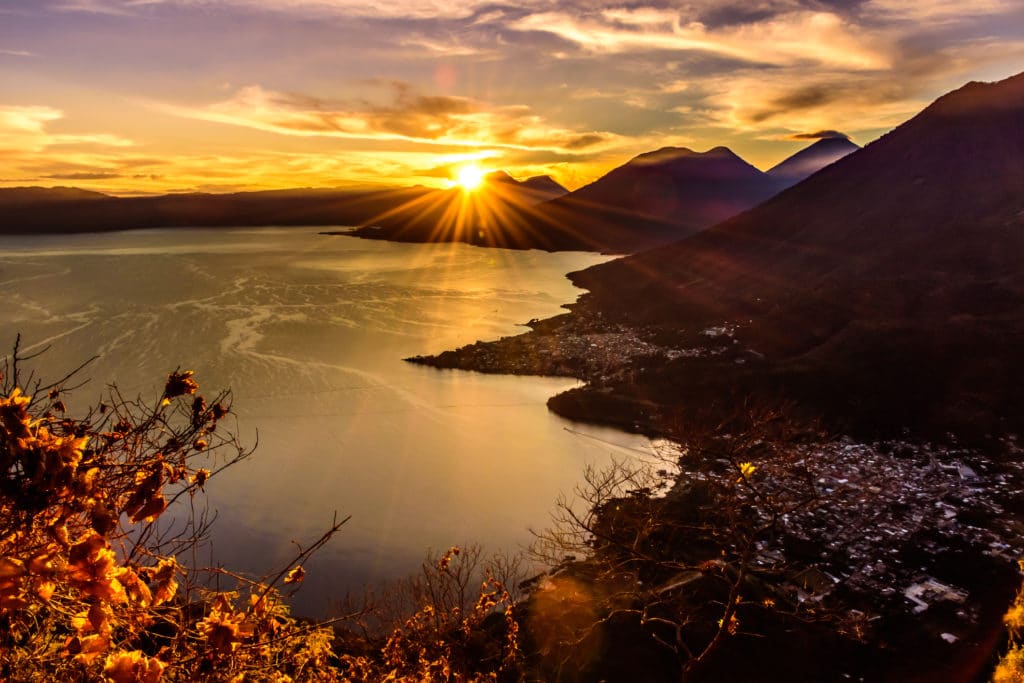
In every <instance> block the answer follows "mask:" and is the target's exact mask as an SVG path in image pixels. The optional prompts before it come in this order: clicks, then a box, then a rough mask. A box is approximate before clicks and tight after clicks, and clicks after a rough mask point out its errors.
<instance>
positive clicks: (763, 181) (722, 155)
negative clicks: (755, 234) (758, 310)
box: [556, 147, 778, 229]
mask: <svg viewBox="0 0 1024 683" xmlns="http://www.w3.org/2000/svg"><path fill="white" fill-rule="evenodd" d="M777 191H778V187H777V183H776V182H775V181H773V180H772V179H771V178H769V177H767V176H766V175H765V174H764V173H762V172H761V171H759V170H757V169H756V168H754V167H753V166H751V165H750V164H748V163H747V162H745V161H744V160H743V159H741V158H739V157H738V156H736V155H735V154H734V153H733V152H732V151H731V150H729V149H728V148H726V147H715V148H713V149H710V150H708V151H707V152H703V153H701V152H694V151H692V150H690V149H687V148H685V147H665V148H662V149H659V150H657V151H654V152H648V153H646V154H641V155H640V156H638V157H636V158H634V159H632V160H630V161H629V162H628V163H626V164H625V165H623V166H620V167H618V168H616V169H614V170H613V171H611V172H609V173H608V174H607V175H605V176H603V177H601V178H600V179H598V180H596V181H594V182H593V183H591V184H589V185H586V186H585V187H582V188H580V189H578V190H576V191H575V192H572V193H571V194H569V195H567V196H566V197H565V198H563V199H562V200H556V202H557V201H560V202H562V203H564V204H570V203H571V204H575V205H578V206H586V205H594V206H601V207H610V208H615V209H618V210H622V211H627V212H629V213H634V214H638V215H644V216H649V217H653V218H658V219H661V220H667V221H669V222H672V223H676V224H679V225H681V226H685V227H688V228H694V229H698V228H703V227H707V226H709V225H712V224H714V223H718V222H719V221H722V220H724V219H726V218H729V217H731V216H734V215H736V214H737V213H739V212H741V211H744V210H746V209H749V208H751V207H752V206H755V205H756V204H759V203H760V202H762V201H764V200H765V199H767V198H768V197H771V196H772V195H773V194H775V192H777Z"/></svg>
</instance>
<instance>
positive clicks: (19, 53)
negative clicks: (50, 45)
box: [0, 49, 36, 57]
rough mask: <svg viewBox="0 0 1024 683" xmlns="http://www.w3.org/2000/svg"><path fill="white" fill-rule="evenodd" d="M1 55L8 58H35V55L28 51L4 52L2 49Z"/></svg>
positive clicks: (0, 50)
mask: <svg viewBox="0 0 1024 683" xmlns="http://www.w3.org/2000/svg"><path fill="white" fill-rule="evenodd" d="M0 55H4V56H7V57H35V56H36V55H35V53H33V52H29V51H28V50H4V49H0Z"/></svg>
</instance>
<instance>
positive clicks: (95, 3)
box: [55, 0, 493, 19]
mask: <svg viewBox="0 0 1024 683" xmlns="http://www.w3.org/2000/svg"><path fill="white" fill-rule="evenodd" d="M158 5H172V6H181V7H197V8H199V7H217V6H220V7H240V8H245V9H250V10H258V11H267V12H279V13H296V12H301V13H304V14H307V15H314V16H330V15H340V16H359V17H381V18H406V19H438V18H468V17H472V16H473V15H474V14H475V13H476V12H477V11H478V10H480V9H482V8H487V7H490V6H493V3H492V2H489V1H487V0H66V1H65V2H63V3H61V4H59V5H57V6H56V7H55V9H59V10H62V11H66V12H87V13H92V14H106V15H113V16H130V15H132V14H136V13H137V12H138V10H139V9H141V8H145V7H149V6H158Z"/></svg>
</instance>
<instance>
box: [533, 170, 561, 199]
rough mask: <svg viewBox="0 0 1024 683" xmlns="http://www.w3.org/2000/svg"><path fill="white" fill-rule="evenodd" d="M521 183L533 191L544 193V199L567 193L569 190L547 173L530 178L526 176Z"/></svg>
mask: <svg viewBox="0 0 1024 683" xmlns="http://www.w3.org/2000/svg"><path fill="white" fill-rule="evenodd" d="M522 185H523V187H525V188H528V189H530V190H533V191H534V192H537V193H540V194H543V195H545V197H546V199H555V198H557V197H561V196H563V195H566V194H569V190H567V189H565V188H564V187H562V186H561V185H559V184H558V182H557V181H555V180H554V179H553V178H552V177H551V176H549V175H538V176H533V177H532V178H527V179H526V180H524V181H523V182H522Z"/></svg>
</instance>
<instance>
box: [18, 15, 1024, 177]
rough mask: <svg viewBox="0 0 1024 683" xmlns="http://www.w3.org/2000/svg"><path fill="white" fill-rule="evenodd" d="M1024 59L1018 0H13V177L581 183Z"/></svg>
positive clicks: (795, 139) (888, 110)
mask: <svg viewBox="0 0 1024 683" xmlns="http://www.w3.org/2000/svg"><path fill="white" fill-rule="evenodd" d="M1021 71H1024V2H1022V1H1021V0H735V1H728V0H726V1H717V0H693V1H691V2H662V1H660V0H647V1H643V0H641V1H622V2H602V1H599V0H568V1H564V2H561V1H557V0H526V1H524V2H518V3H509V4H503V3H501V2H493V1H490V0H366V1H364V2H357V1H356V0H0V187H12V186H20V185H43V186H60V185H64V186H76V187H83V188H88V189H93V190H98V191H102V192H110V193H113V194H121V195H132V194H148V193H163V192H184V191H204V192H231V191H239V190H254V189H271V188H282V187H347V186H353V185H364V184H386V185H411V184H427V185H436V186H444V185H445V184H446V183H448V182H449V181H450V179H451V178H452V176H453V174H454V173H456V171H457V168H458V167H459V166H460V165H461V164H466V163H470V162H476V163H478V164H479V165H480V166H482V167H484V168H489V169H499V168H500V169H505V170H507V171H508V172H510V173H511V174H512V175H514V176H515V177H518V178H525V177H528V176H532V175H540V174H550V175H552V176H553V177H554V178H555V179H556V180H558V181H560V182H561V183H563V184H564V185H566V186H567V187H569V188H570V189H574V188H576V187H579V186H581V185H583V184H585V183H587V182H590V181H592V180H594V179H596V178H597V177H599V176H600V175H602V174H603V173H605V172H607V171H608V170H610V169H611V168H614V167H615V166H618V165H621V164H622V163H625V162H626V161H628V160H629V159H630V158H632V157H633V156H636V155H637V154H640V153H643V152H646V151H650V150H653V149H658V148H660V147H664V146H670V145H671V146H682V147H689V148H691V149H694V150H696V151H704V150H706V149H709V148H711V147H715V146H718V145H726V146H728V147H730V148H731V149H732V150H734V151H735V152H736V153H738V154H739V155H741V156H742V157H744V158H745V159H747V160H748V161H749V162H750V163H752V164H754V165H755V166H757V167H759V168H762V169H766V168H769V167H770V166H772V165H774V164H775V163H777V162H779V161H781V160H782V159H783V158H785V157H786V156H788V155H790V154H792V153H794V152H796V151H797V150H799V149H800V148H801V147H802V146H805V145H807V144H809V142H811V141H813V140H814V139H815V137H816V136H818V135H821V134H827V133H823V131H840V132H842V133H843V134H846V135H848V136H850V137H851V139H853V140H854V141H855V142H857V143H858V144H865V143H868V142H870V141H872V140H874V139H876V138H878V137H879V136H880V135H882V134H883V133H885V132H886V131H888V130H890V129H891V128H893V127H894V126H896V125H898V124H899V123H901V122H902V121H905V120H906V119H908V118H910V117H911V116H913V115H914V114H915V113H917V112H918V111H920V110H921V109H922V108H923V107H925V106H927V104H928V103H929V102H931V101H932V100H934V99H935V98H936V97H938V96H940V95H941V94H943V93H944V92H947V91H949V90H952V89H954V88H957V87H959V86H961V85H963V84H964V83H966V82H968V81H971V80H982V81H993V80H999V79H1001V78H1005V77H1007V76H1010V75H1013V74H1015V73H1018V72H1021Z"/></svg>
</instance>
